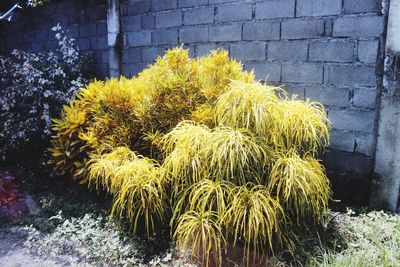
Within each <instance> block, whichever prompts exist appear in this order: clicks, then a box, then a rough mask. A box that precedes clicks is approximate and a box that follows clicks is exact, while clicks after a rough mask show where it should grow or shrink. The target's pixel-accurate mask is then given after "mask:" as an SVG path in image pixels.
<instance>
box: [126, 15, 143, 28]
mask: <svg viewBox="0 0 400 267" xmlns="http://www.w3.org/2000/svg"><path fill="white" fill-rule="evenodd" d="M141 20H142V17H141V16H126V17H123V18H122V27H123V30H124V31H125V32H131V31H132V32H134V31H140V29H141Z"/></svg>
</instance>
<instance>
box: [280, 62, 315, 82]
mask: <svg viewBox="0 0 400 267" xmlns="http://www.w3.org/2000/svg"><path fill="white" fill-rule="evenodd" d="M322 74H323V67H322V65H321V64H316V63H292V62H290V63H289V62H286V63H283V64H282V82H290V83H306V84H320V83H322V80H323V75H322Z"/></svg>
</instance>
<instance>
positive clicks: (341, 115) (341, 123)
mask: <svg viewBox="0 0 400 267" xmlns="http://www.w3.org/2000/svg"><path fill="white" fill-rule="evenodd" d="M328 117H329V119H330V120H331V122H332V127H333V128H334V129H339V130H347V131H357V132H363V133H372V131H373V126H374V112H373V111H367V110H350V109H331V110H329V113H328Z"/></svg>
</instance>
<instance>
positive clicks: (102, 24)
mask: <svg viewBox="0 0 400 267" xmlns="http://www.w3.org/2000/svg"><path fill="white" fill-rule="evenodd" d="M107 32H108V29H107V21H99V22H97V23H96V33H97V34H107Z"/></svg>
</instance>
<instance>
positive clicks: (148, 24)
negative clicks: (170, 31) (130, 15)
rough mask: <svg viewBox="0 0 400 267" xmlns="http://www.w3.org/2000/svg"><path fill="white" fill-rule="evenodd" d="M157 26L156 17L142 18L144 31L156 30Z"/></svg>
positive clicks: (144, 16)
mask: <svg viewBox="0 0 400 267" xmlns="http://www.w3.org/2000/svg"><path fill="white" fill-rule="evenodd" d="M155 25H156V21H155V18H154V15H151V14H149V15H143V16H142V29H143V30H149V29H154V27H155Z"/></svg>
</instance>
